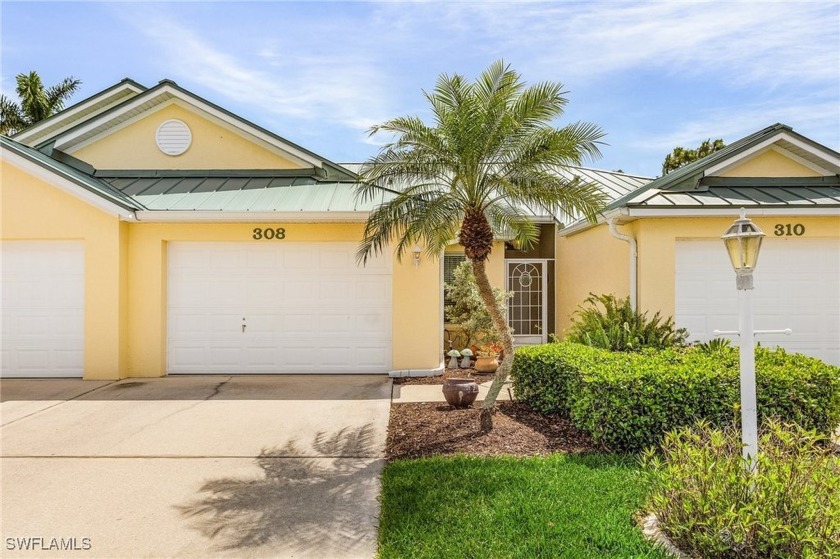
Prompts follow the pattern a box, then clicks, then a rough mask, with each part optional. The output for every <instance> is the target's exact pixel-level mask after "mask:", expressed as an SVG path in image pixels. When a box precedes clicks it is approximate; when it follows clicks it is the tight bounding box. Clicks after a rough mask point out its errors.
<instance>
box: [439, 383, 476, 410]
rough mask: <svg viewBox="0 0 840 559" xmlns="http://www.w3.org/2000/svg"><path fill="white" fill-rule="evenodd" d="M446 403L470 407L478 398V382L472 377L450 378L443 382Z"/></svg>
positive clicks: (457, 406)
mask: <svg viewBox="0 0 840 559" xmlns="http://www.w3.org/2000/svg"><path fill="white" fill-rule="evenodd" d="M443 397H444V398H446V403H447V404H449V405H450V406H454V407H456V408H468V407H470V406H471V405H472V403H473V402H475V399H476V398H478V384H476V382H475V381H474V380H473V379H471V378H448V379H446V381H445V382H444V383H443Z"/></svg>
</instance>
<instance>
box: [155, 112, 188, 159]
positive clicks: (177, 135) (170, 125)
mask: <svg viewBox="0 0 840 559" xmlns="http://www.w3.org/2000/svg"><path fill="white" fill-rule="evenodd" d="M155 141H156V142H157V146H158V147H159V148H160V151H162V152H163V153H165V154H166V155H181V154H182V153H184V152H185V151H187V149H188V148H189V147H190V143H191V142H192V133H191V132H190V128H189V127H188V126H187V125H186V124H184V122H183V121H180V120H176V119H172V120H167V121H166V122H164V123H163V124H161V125H160V126H158V129H157V132H156V133H155Z"/></svg>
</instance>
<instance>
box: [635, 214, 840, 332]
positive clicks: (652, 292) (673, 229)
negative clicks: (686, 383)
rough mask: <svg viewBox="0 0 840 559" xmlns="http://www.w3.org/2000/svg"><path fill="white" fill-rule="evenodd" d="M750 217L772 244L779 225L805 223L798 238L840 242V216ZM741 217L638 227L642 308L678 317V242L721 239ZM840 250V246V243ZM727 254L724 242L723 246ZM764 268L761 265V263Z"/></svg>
mask: <svg viewBox="0 0 840 559" xmlns="http://www.w3.org/2000/svg"><path fill="white" fill-rule="evenodd" d="M747 215H748V217H750V218H751V219H752V220H753V221H754V222H755V223H756V224H757V225H758V226H759V227H760V228H761V229H762V230H763V231H764V233H765V234H766V235H767V237H768V240H767V241H766V242H772V239H773V237H774V236H775V235H774V230H775V226H776V225H777V224H788V223H790V224H795V223H801V224H802V225H804V226H805V234H804V235H803V236H802V237H786V238H788V239H791V240H792V241H793V242H795V241H796V239H798V238H801V239H840V217H802V216H799V217H793V216H787V217H786V216H771V217H755V216H750V215H749V212H748V213H747ZM736 217H737V211H733V216H732V217H698V218H662V219H645V220H640V221H637V222H635V223H636V224H637V226H636V227H637V240H638V243H639V309H641V310H648V311H650V312H651V313H653V312H655V311H660V312H662V314H663V315H665V316H673V315H674V308H675V307H674V305H675V286H674V279H675V277H676V267H675V262H676V242H677V240H683V239H720V236H721V235H723V233H724V232H725V231H726V230H727V228H728V227H729V226H730V225H731V224H732V221H733V220H734V219H735V218H736ZM838 248H839V249H840V244H838ZM720 250H721V252H723V251H724V247H723V242H722V241H721V246H720ZM759 265H760V262H759Z"/></svg>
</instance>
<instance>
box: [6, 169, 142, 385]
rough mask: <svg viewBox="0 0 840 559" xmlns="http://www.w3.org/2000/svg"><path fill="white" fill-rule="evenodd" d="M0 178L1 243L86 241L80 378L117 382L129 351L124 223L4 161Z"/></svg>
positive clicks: (125, 226)
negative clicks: (82, 359)
mask: <svg viewBox="0 0 840 559" xmlns="http://www.w3.org/2000/svg"><path fill="white" fill-rule="evenodd" d="M0 178H2V180H0V207H2V210H0V211H1V212H2V213H0V217H2V225H0V232H1V233H2V239H3V240H31V241H36V240H44V241H48V240H49V241H53V240H81V241H83V242H84V247H85V303H84V338H85V358H84V376H85V378H87V379H117V378H120V377H121V373H122V372H124V371H125V369H124V366H125V363H126V358H127V348H128V340H127V339H126V337H125V332H126V324H127V320H128V313H127V307H126V302H127V297H126V295H125V293H126V291H125V286H126V275H125V272H126V266H125V262H124V260H123V255H124V254H125V253H124V252H123V251H124V250H125V247H126V243H127V224H125V223H120V222H119V220H118V218H117V217H115V216H111V215H108V214H107V213H105V212H103V211H101V210H99V209H97V208H94V207H93V206H91V205H90V204H88V203H86V202H83V201H81V200H79V199H77V198H76V197H74V196H71V195H69V194H67V193H65V192H62V191H61V190H59V189H57V188H56V187H54V186H52V185H50V184H47V183H46V182H44V181H42V180H40V179H38V178H36V177H33V176H32V175H30V174H29V173H27V172H26V171H24V170H23V169H20V168H18V167H16V166H15V165H12V164H11V163H8V162H7V161H3V163H2V166H0ZM122 376H124V375H122Z"/></svg>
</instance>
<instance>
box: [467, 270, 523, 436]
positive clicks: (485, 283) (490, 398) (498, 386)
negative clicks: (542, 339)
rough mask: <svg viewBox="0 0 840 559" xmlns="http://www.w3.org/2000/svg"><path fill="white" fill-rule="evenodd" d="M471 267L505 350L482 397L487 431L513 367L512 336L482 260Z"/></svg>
mask: <svg viewBox="0 0 840 559" xmlns="http://www.w3.org/2000/svg"><path fill="white" fill-rule="evenodd" d="M471 262H472V268H473V275H474V276H475V282H476V285H478V293H479V295H481V299H482V300H483V301H484V305H485V306H486V307H487V312H489V313H490V318H491V319H492V320H493V326H494V327H495V328H496V331H497V332H498V333H499V335H500V336H501V338H502V347H503V348H504V350H505V356H504V358H503V359H502V362H501V363H499V368H498V369H497V370H496V378H495V379H493V384H491V385H490V391H489V392H488V393H487V396H486V397H485V398H484V403H483V404H482V406H481V431H482V432H488V431H490V430H492V429H493V413H494V412H495V409H496V398H498V396H499V392H501V390H502V386H504V384H505V381H507V378H508V375H509V374H510V370H511V369H512V368H513V336H511V333H510V328H508V325H507V319H506V318H505V317H504V316H503V315H502V311H501V309H500V308H499V305H498V304H496V298H495V297H493V288H492V287H491V286H490V279H489V278H488V277H487V267H486V266H485V261H484V260H473V261H471Z"/></svg>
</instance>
